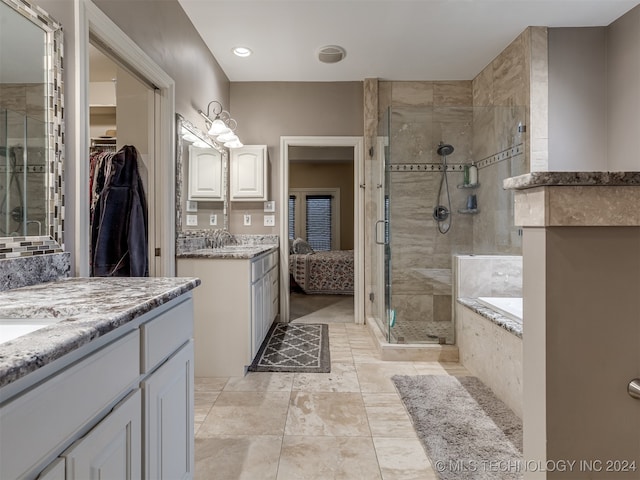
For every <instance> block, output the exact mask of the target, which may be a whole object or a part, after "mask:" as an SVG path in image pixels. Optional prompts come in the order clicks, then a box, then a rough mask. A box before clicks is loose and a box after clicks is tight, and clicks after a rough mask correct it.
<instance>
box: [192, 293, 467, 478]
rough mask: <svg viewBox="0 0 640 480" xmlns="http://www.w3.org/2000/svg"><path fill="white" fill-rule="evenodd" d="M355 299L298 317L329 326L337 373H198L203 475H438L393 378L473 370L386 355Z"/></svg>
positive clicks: (198, 472) (198, 474)
mask: <svg viewBox="0 0 640 480" xmlns="http://www.w3.org/2000/svg"><path fill="white" fill-rule="evenodd" d="M349 302H351V306H352V302H353V298H352V297H346V298H345V299H344V300H343V301H340V302H337V303H336V304H335V307H334V308H323V309H322V310H320V311H318V312H316V313H312V314H309V315H306V316H304V317H301V318H298V319H296V322H314V323H315V322H318V323H328V324H329V344H330V349H331V364H332V368H331V373H307V374H302V373H301V374H294V373H253V372H252V373H249V374H248V375H246V376H245V377H231V378H196V386H195V389H196V393H195V450H196V451H195V459H196V460H195V478H196V480H205V479H206V480H214V479H224V480H235V479H242V480H269V479H273V480H276V479H277V480H301V479H309V480H313V479H318V480H327V479H336V480H337V479H353V480H374V479H383V480H396V479H402V480H410V479H416V480H430V479H437V477H436V474H435V472H434V470H433V469H432V467H431V464H430V463H429V460H428V459H427V456H426V455H425V453H424V450H423V448H422V445H421V444H420V442H419V440H418V438H417V436H416V434H415V431H414V430H413V426H412V424H411V421H410V419H409V416H408V415H407V413H406V411H405V409H404V406H403V404H402V402H401V400H400V398H399V396H398V394H397V393H396V390H395V387H394V386H393V383H392V382H391V380H390V377H391V376H392V375H395V374H406V375H420V374H441V375H467V374H468V372H467V371H466V370H465V369H464V367H462V366H461V365H459V364H455V363H451V364H446V363H438V362H388V361H381V360H379V359H378V357H377V355H376V349H375V346H374V344H373V340H372V337H371V335H370V333H369V327H367V326H361V325H355V324H354V323H353V313H352V312H353V310H352V308H350V306H349Z"/></svg>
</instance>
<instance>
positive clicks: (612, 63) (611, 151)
mask: <svg viewBox="0 0 640 480" xmlns="http://www.w3.org/2000/svg"><path fill="white" fill-rule="evenodd" d="M607 99H608V102H607V136H608V141H607V156H606V158H607V162H608V163H607V167H606V170H609V171H616V170H619V171H638V170H640V153H639V152H640V136H638V132H640V5H638V6H637V7H635V8H634V9H633V10H631V11H630V12H628V13H627V14H626V15H624V16H623V17H621V18H619V19H618V20H616V21H615V22H613V23H612V24H611V25H609V27H608V28H607Z"/></svg>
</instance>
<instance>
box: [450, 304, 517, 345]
mask: <svg viewBox="0 0 640 480" xmlns="http://www.w3.org/2000/svg"><path fill="white" fill-rule="evenodd" d="M458 303H461V304H462V305H464V306H465V307H468V308H470V309H471V310H473V311H474V312H476V313H477V314H478V315H481V316H483V317H484V318H486V319H487V320H489V321H491V322H493V323H495V324H496V325H498V326H499V327H502V328H504V329H505V330H506V331H507V332H510V333H513V334H514V335H515V336H516V337H520V338H522V324H521V323H519V322H516V321H515V320H512V319H510V318H509V317H505V316H504V315H502V314H501V313H498V312H496V311H495V310H493V309H491V308H489V307H486V306H484V305H482V304H481V303H480V302H478V301H477V300H476V299H475V298H465V297H459V298H458Z"/></svg>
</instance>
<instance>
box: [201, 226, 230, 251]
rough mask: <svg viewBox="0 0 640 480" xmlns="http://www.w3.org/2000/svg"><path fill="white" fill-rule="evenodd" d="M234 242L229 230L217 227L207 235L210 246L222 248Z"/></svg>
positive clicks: (208, 245)
mask: <svg viewBox="0 0 640 480" xmlns="http://www.w3.org/2000/svg"><path fill="white" fill-rule="evenodd" d="M233 243H235V241H234V238H233V235H231V233H229V232H228V231H227V230H222V229H217V230H213V231H212V232H211V233H210V234H208V235H207V247H209V248H222V247H224V246H225V245H230V244H233Z"/></svg>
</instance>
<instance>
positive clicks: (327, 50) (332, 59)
mask: <svg viewBox="0 0 640 480" xmlns="http://www.w3.org/2000/svg"><path fill="white" fill-rule="evenodd" d="M346 56H347V51H346V50H345V49H344V48H343V47H341V46H340V45H325V46H324V47H320V48H319V49H318V60H320V61H321V62H322V63H338V62H339V61H341V60H342V59H344V57H346Z"/></svg>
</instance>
